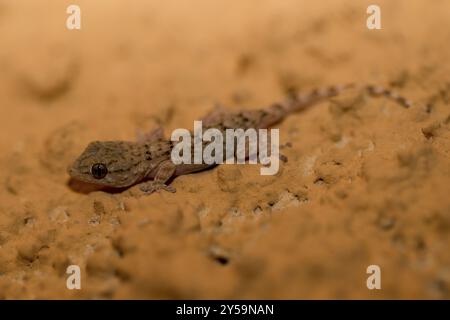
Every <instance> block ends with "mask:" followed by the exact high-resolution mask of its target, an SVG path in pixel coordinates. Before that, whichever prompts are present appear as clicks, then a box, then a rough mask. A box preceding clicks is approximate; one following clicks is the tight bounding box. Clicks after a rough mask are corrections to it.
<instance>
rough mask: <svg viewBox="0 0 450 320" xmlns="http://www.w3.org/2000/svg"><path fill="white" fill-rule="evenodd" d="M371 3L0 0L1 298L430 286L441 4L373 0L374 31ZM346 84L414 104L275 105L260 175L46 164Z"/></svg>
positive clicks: (442, 154)
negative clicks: (222, 112) (275, 141)
mask: <svg viewBox="0 0 450 320" xmlns="http://www.w3.org/2000/svg"><path fill="white" fill-rule="evenodd" d="M71 4H76V5H78V6H79V7H80V8H81V30H68V29H67V28H66V19H67V18H68V16H69V15H68V14H67V13H66V9H67V7H68V6H69V5H71ZM371 4H374V3H373V2H370V1H359V0H358V1H356V0H346V1H332V0H327V1H320V2H318V1H310V0H284V1H275V0H262V1H251V0H245V1H231V2H230V1H222V0H216V1H210V0H196V1H157V0H152V1H144V0H142V1H137V0H136V1H133V2H129V1H120V0H97V1H87V0H77V1H65V0H59V1H50V0H39V1H30V0H20V1H13V0H0V150H1V153H0V164H1V165H2V168H3V169H2V170H0V183H1V186H0V187H1V188H2V192H1V193H0V298H20V299H21V298H187V299H189V298H238V299H239V298H288V299H297V298H449V297H450V287H449V286H450V269H449V265H450V264H449V262H450V256H449V254H448V244H449V241H448V240H449V238H448V231H449V229H450V200H449V199H448V183H449V178H450V174H449V168H450V165H449V164H450V161H449V154H450V146H449V141H450V140H449V139H450V133H449V116H450V111H449V105H448V103H449V99H450V96H449V94H450V79H449V63H448V58H449V56H450V47H449V45H448V42H449V41H448V40H449V39H450V2H449V1H447V0H434V1H432V2H430V1H425V0H409V1H406V0H405V1H400V0H397V1H382V0H379V1H377V3H376V4H378V5H379V6H380V8H381V23H382V29H381V30H368V29H367V27H366V19H367V17H368V14H367V13H366V10H367V7H368V6H369V5H371ZM348 82H356V83H358V84H366V83H374V84H379V85H385V86H387V87H391V88H394V89H395V90H396V91H398V92H400V93H402V94H403V95H405V96H407V97H408V98H409V99H410V100H412V101H414V102H415V106H414V107H413V108H411V109H410V110H403V109H401V108H398V107H397V106H396V105H395V104H393V103H392V102H389V101H385V100H383V99H376V100H374V99H370V98H368V97H365V96H361V95H358V94H353V95H349V96H346V97H344V98H342V99H340V98H339V99H336V100H335V101H334V102H332V103H330V102H324V103H321V104H319V105H318V106H317V108H314V109H313V110H310V111H308V112H307V113H305V114H304V115H295V116H293V117H292V118H290V119H288V120H287V121H285V122H284V123H283V124H282V125H280V132H281V140H282V141H281V143H286V142H291V143H292V144H293V147H292V148H289V149H288V150H286V151H285V153H286V155H287V156H288V158H289V162H288V163H287V164H286V165H285V166H284V167H283V168H282V170H281V172H280V174H279V175H277V176H275V177H261V176H259V174H258V170H259V169H258V168H256V167H255V166H221V167H219V168H216V169H214V170H212V171H209V172H204V173H199V174H197V175H192V176H186V177H180V178H177V179H176V180H175V181H174V186H175V187H176V188H177V190H178V192H177V193H176V194H173V195H172V194H164V193H162V194H156V195H152V196H150V197H136V196H133V194H132V191H125V192H124V193H120V194H112V193H108V192H103V191H94V192H79V191H77V190H76V188H71V187H70V183H69V181H68V177H67V174H66V173H65V168H66V167H67V166H68V165H69V164H70V162H71V161H72V160H73V159H74V158H75V157H76V156H77V155H78V154H79V153H80V152H81V151H82V149H83V148H84V146H85V145H86V144H87V143H88V142H90V141H93V140H133V139H134V137H135V133H136V130H137V129H141V130H150V129H152V128H154V127H155V126H157V125H162V126H164V127H165V129H166V135H169V134H170V132H171V130H173V129H175V128H191V127H192V124H193V121H194V120H195V119H198V118H200V117H202V116H203V115H204V114H205V113H206V112H208V111H209V110H211V109H212V107H213V106H214V104H216V103H222V104H224V105H225V106H226V107H227V108H229V109H231V110H238V109H246V108H256V107H259V106H265V105H268V104H270V103H273V102H276V101H279V100H281V99H283V98H284V97H285V95H286V93H287V92H289V91H291V90H304V89H310V88H314V87H320V86H324V85H333V84H344V83H348ZM132 190H134V189H132ZM70 264H77V265H80V267H81V269H82V287H83V289H82V290H80V291H70V290H67V288H66V287H65V279H66V274H65V270H66V267H67V266H68V265H70ZM371 264H376V265H380V267H381V270H382V290H368V289H367V287H366V279H367V277H368V275H367V274H366V268H367V266H369V265H371Z"/></svg>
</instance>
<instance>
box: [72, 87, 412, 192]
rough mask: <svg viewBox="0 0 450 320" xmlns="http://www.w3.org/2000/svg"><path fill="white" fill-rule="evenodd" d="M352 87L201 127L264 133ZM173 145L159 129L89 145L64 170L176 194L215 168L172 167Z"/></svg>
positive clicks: (373, 90) (217, 117) (220, 115)
mask: <svg viewBox="0 0 450 320" xmlns="http://www.w3.org/2000/svg"><path fill="white" fill-rule="evenodd" d="M352 87H353V86H352V85H347V86H341V87H336V86H333V87H329V88H326V89H321V90H313V91H311V92H310V93H308V94H304V95H297V96H295V97H292V98H290V99H288V100H287V101H285V102H284V103H280V104H274V105H272V106H270V107H268V108H265V109H261V110H254V111H243V112H238V113H226V112H224V111H223V110H221V109H217V108H216V109H215V110H213V111H212V112H211V113H210V114H209V115H207V116H206V117H205V118H204V119H203V126H204V129H205V130H206V129H208V128H216V129H219V130H220V131H222V132H225V130H226V129H238V128H241V129H244V130H245V129H249V128H254V129H261V128H268V127H270V126H272V125H274V124H276V123H278V122H280V121H281V120H283V119H284V118H285V117H286V116H287V115H289V114H291V113H294V112H299V111H303V110H305V109H306V108H308V107H310V106H312V105H314V104H315V103H317V102H318V101H321V100H323V99H325V98H330V97H333V96H336V95H338V94H339V93H341V92H342V91H344V90H345V89H348V88H352ZM362 89H364V90H365V91H367V92H368V93H369V94H371V95H373V96H385V97H387V98H390V99H393V100H394V101H396V102H397V103H399V104H400V105H402V106H403V107H405V108H408V107H409V106H410V105H411V103H410V102H409V101H408V100H407V99H405V98H403V97H401V96H400V95H398V94H396V93H393V92H391V91H390V90H388V89H384V88H382V87H374V86H366V87H363V88H362ZM204 143H205V144H207V143H208V142H204ZM174 145H175V143H174V142H172V141H170V140H164V139H163V135H162V130H161V129H160V128H158V129H156V130H155V131H154V132H153V133H151V134H150V135H149V136H148V137H146V138H144V139H141V141H138V142H129V141H103V142H102V141H96V142H91V143H90V144H89V145H88V146H87V147H86V149H85V150H84V151H83V153H82V154H81V155H80V156H79V157H78V158H77V159H76V160H75V162H74V163H73V164H72V166H71V167H70V168H69V169H68V173H69V174H70V176H71V177H72V178H74V179H76V180H80V181H83V182H88V183H93V184H96V185H101V186H108V187H115V188H123V187H129V186H132V185H135V184H139V187H140V189H141V190H142V191H143V192H144V193H146V194H149V193H152V192H154V191H158V190H161V189H163V190H166V191H169V192H175V188H173V187H171V186H168V185H167V183H168V181H170V180H171V179H172V178H173V177H176V176H179V175H183V174H188V173H193V172H197V171H201V170H205V169H208V168H211V167H214V166H215V165H208V164H180V165H175V164H173V163H172V161H171V151H172V148H173V146H174ZM193 145H194V144H193V143H192V146H193ZM192 154H193V153H192ZM95 164H102V165H104V166H105V167H106V168H107V174H106V175H105V176H104V177H102V178H98V177H97V178H96V177H94V175H93V166H94V165H95Z"/></svg>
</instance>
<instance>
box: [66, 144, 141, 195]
mask: <svg viewBox="0 0 450 320" xmlns="http://www.w3.org/2000/svg"><path fill="white" fill-rule="evenodd" d="M132 149H133V144H132V143H131V142H125V141H95V142H91V143H90V144H89V145H88V146H87V147H86V149H85V150H84V151H83V153H82V154H81V155H80V156H79V157H78V158H77V159H76V160H75V161H74V162H73V164H72V165H71V166H70V167H69V168H68V170H67V171H68V173H69V175H70V176H71V177H72V178H73V179H75V180H79V181H83V182H87V183H92V184H96V185H102V186H108V187H116V188H122V187H128V186H131V185H133V184H134V183H136V182H138V181H139V180H140V179H141V178H142V177H143V174H142V170H139V165H138V162H136V161H131V160H132V159H133V157H132V156H131V151H132Z"/></svg>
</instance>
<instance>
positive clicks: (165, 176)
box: [139, 160, 176, 194]
mask: <svg viewBox="0 0 450 320" xmlns="http://www.w3.org/2000/svg"><path fill="white" fill-rule="evenodd" d="M175 169H176V166H175V164H173V162H172V161H171V160H164V161H163V162H161V163H160V164H158V166H157V168H156V169H155V170H156V175H155V178H154V179H153V180H151V181H146V182H143V183H141V184H140V185H139V189H140V190H141V191H142V192H144V193H145V194H151V193H153V192H156V191H159V190H166V191H169V192H176V189H175V188H174V187H172V186H168V185H167V184H166V182H167V181H168V180H169V179H170V178H171V177H172V176H173V174H174V173H175Z"/></svg>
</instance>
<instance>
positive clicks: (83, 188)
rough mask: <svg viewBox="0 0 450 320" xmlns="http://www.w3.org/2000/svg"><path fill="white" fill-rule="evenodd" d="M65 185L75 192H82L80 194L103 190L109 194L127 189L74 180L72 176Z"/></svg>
mask: <svg viewBox="0 0 450 320" xmlns="http://www.w3.org/2000/svg"><path fill="white" fill-rule="evenodd" d="M66 185H67V186H68V187H69V189H70V190H72V191H74V192H76V193H82V194H89V193H91V192H95V191H103V192H107V193H111V194H117V193H122V192H124V191H125V190H127V189H129V188H128V187H126V188H112V187H105V186H99V185H95V184H92V183H87V182H83V181H79V180H75V179H73V178H70V179H69V180H68V181H67V183H66Z"/></svg>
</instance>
